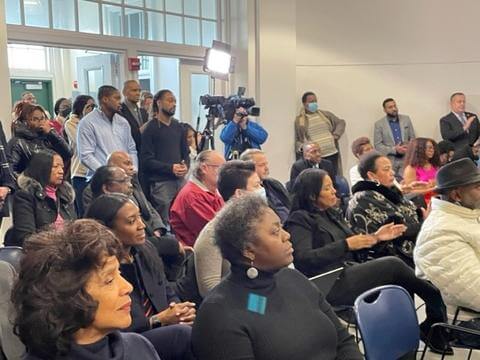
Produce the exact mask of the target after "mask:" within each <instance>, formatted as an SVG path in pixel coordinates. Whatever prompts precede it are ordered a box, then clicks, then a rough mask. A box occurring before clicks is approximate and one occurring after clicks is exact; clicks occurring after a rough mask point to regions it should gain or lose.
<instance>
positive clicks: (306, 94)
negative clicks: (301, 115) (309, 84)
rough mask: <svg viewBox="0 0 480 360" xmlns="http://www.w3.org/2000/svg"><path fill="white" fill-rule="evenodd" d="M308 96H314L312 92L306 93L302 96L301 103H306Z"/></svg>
mask: <svg viewBox="0 0 480 360" xmlns="http://www.w3.org/2000/svg"><path fill="white" fill-rule="evenodd" d="M310 95H313V96H316V95H315V93H314V92H312V91H307V92H306V93H304V94H303V95H302V103H303V104H305V102H306V101H307V97H309V96H310Z"/></svg>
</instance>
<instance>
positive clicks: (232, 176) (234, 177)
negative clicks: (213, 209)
mask: <svg viewBox="0 0 480 360" xmlns="http://www.w3.org/2000/svg"><path fill="white" fill-rule="evenodd" d="M253 174H255V163H254V162H253V161H242V160H232V161H229V162H227V163H226V164H225V165H223V166H222V168H221V169H220V172H219V173H218V181H217V187H218V191H219V192H220V195H222V198H223V200H225V201H228V200H229V199H230V198H231V197H232V196H233V194H235V190H237V189H242V190H245V189H246V188H247V182H248V179H249V178H250V177H251V176H252V175H253Z"/></svg>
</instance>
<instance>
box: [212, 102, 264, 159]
mask: <svg viewBox="0 0 480 360" xmlns="http://www.w3.org/2000/svg"><path fill="white" fill-rule="evenodd" d="M227 120H228V118H227ZM267 137H268V133H267V132H266V131H265V129H264V128H263V127H262V126H261V125H260V124H258V123H256V122H254V121H252V120H251V119H249V118H248V112H247V110H246V109H245V108H244V107H241V106H240V107H238V108H237V109H236V110H235V113H234V114H233V119H232V120H231V121H228V123H227V125H225V127H224V128H223V129H222V132H221V134H220V139H221V140H222V141H223V142H224V144H225V159H226V160H231V159H233V158H235V157H238V156H240V154H241V153H242V152H244V151H245V150H247V149H260V145H262V144H263V143H264V142H265V141H266V140H267Z"/></svg>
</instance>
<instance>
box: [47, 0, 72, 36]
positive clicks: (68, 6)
mask: <svg viewBox="0 0 480 360" xmlns="http://www.w3.org/2000/svg"><path fill="white" fill-rule="evenodd" d="M52 15H53V28H54V29H60V30H71V31H75V4H74V3H73V0H52Z"/></svg>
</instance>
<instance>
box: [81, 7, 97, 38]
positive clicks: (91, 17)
mask: <svg viewBox="0 0 480 360" xmlns="http://www.w3.org/2000/svg"><path fill="white" fill-rule="evenodd" d="M98 17H99V16H98V4H96V3H94V2H91V1H85V0H79V1H78V27H79V30H80V31H81V32H86V33H93V34H99V33H100V22H99V20H98Z"/></svg>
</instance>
